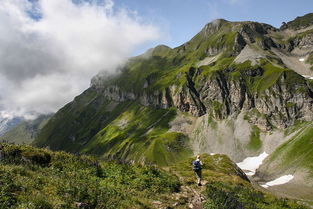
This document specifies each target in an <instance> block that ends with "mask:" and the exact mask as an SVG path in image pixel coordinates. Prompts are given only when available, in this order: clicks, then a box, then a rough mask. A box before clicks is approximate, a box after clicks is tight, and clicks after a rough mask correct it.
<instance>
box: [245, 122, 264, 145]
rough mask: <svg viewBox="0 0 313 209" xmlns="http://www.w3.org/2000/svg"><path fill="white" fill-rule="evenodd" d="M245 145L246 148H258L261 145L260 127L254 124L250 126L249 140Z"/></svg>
mask: <svg viewBox="0 0 313 209" xmlns="http://www.w3.org/2000/svg"><path fill="white" fill-rule="evenodd" d="M247 147H248V149H252V150H258V149H260V148H261V147H262V141H261V139H260V128H259V127H258V126H256V125H254V126H252V130H251V134H250V142H249V144H248V145H247Z"/></svg>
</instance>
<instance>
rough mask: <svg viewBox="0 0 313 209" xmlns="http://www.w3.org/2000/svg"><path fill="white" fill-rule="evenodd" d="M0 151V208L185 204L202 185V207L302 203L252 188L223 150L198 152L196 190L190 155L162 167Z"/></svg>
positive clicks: (25, 148)
mask: <svg viewBox="0 0 313 209" xmlns="http://www.w3.org/2000/svg"><path fill="white" fill-rule="evenodd" d="M1 153H2V154H5V157H4V158H2V160H1V161H0V173H1V175H0V185H1V187H0V208H30V209H35V208H36V209H37V208H45V209H49V208H77V207H78V206H77V205H81V207H84V208H160V207H164V208H167V207H171V208H186V207H187V206H188V205H189V203H190V201H191V200H192V199H193V198H195V197H194V196H193V195H194V193H193V192H194V191H198V192H201V191H203V189H205V188H206V190H205V191H203V195H204V197H205V199H206V200H205V201H206V203H205V204H204V206H205V208H219V209H220V208H228V209H233V208H234V209H235V208H242V206H244V208H251V209H252V208H268V209H269V208H277V209H284V208H286V209H287V208H298V209H300V208H304V207H301V206H297V205H296V204H295V203H294V202H292V201H289V200H280V199H277V198H275V197H273V196H271V195H269V194H265V193H261V192H259V191H256V190H254V189H253V188H252V186H251V185H250V184H249V182H248V181H246V180H245V179H244V178H241V176H242V171H240V170H239V169H238V168H237V167H236V165H235V164H234V163H233V162H232V161H230V160H229V158H227V157H226V156H224V155H216V156H208V155H207V156H203V159H202V161H203V162H204V164H205V165H204V167H203V178H204V180H205V181H206V182H207V185H206V187H205V188H203V189H201V188H199V187H197V186H195V184H194V177H193V171H192V170H191V168H190V163H191V160H192V159H188V160H186V161H184V162H181V163H180V164H177V165H175V166H172V167H170V168H169V169H168V170H169V171H165V170H163V169H160V168H157V167H150V166H140V165H132V166H130V165H125V164H118V163H114V162H105V161H99V160H97V159H95V158H93V157H89V156H79V157H78V156H74V155H71V154H67V153H65V152H51V151H48V150H44V149H37V148H32V147H29V146H14V145H8V144H1ZM175 174H177V175H178V176H179V178H178V177H177V176H176V175H175ZM184 188H189V189H190V190H189V191H191V193H187V194H185V193H184ZM192 191H193V192H192ZM184 195H186V198H183V197H184ZM177 198H178V199H177ZM221 206H222V207H221Z"/></svg>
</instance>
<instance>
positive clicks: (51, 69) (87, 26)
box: [0, 0, 160, 117]
mask: <svg viewBox="0 0 313 209" xmlns="http://www.w3.org/2000/svg"><path fill="white" fill-rule="evenodd" d="M159 34H160V33H159V30H158V28H157V27H156V26H154V25H151V24H147V23H144V21H142V20H141V18H140V17H138V16H137V15H136V12H135V11H127V10H125V9H124V10H123V9H115V8H114V2H113V1H111V0H108V1H105V2H102V3H99V1H88V2H84V1H80V2H79V3H78V2H77V1H76V2H75V3H74V2H72V1H71V0H53V1H52V0H39V1H28V0H2V1H1V2H0V110H2V111H5V112H6V114H14V115H17V116H25V117H27V116H28V117H29V116H32V115H34V114H35V115H36V114H45V113H51V112H55V111H57V110H58V109H59V108H61V107H62V106H63V105H65V104H66V103H68V102H70V101H71V100H72V99H73V98H74V97H75V96H77V95H78V94H80V93H81V92H82V91H83V90H85V89H86V88H88V86H89V85H90V80H91V78H92V77H93V76H95V75H96V74H97V73H99V72H100V71H105V72H107V73H114V72H115V70H116V69H117V67H118V66H121V65H122V64H123V63H124V62H125V61H126V60H127V58H128V57H129V56H130V55H131V53H132V52H133V51H134V50H135V49H136V47H139V46H141V45H142V44H145V43H147V42H150V41H155V40H157V39H158V38H159V36H160V35H159Z"/></svg>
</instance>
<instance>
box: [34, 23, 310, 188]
mask: <svg viewBox="0 0 313 209" xmlns="http://www.w3.org/2000/svg"><path fill="white" fill-rule="evenodd" d="M305 18H306V17H305ZM300 25H301V24H300ZM310 27H311V26H309V27H306V30H305V29H303V28H301V30H293V29H290V28H289V29H288V30H285V29H284V30H281V29H277V28H274V27H272V26H270V25H267V24H261V23H256V22H228V21H225V20H219V21H217V23H214V22H213V23H210V24H207V25H206V26H205V27H204V28H203V29H202V30H201V31H200V32H199V33H198V34H196V35H195V36H194V37H193V38H192V39H191V40H190V41H188V42H186V43H185V44H183V45H181V46H179V47H176V48H173V49H171V48H169V47H166V46H162V45H161V46H157V47H156V48H154V49H150V50H149V51H148V52H146V53H145V54H143V55H141V56H137V57H134V58H131V59H130V60H129V61H128V63H127V64H126V65H125V66H124V67H122V68H121V69H120V72H119V74H117V75H111V76H106V75H104V76H103V75H98V76H96V77H94V78H93V79H92V82H91V87H90V88H89V89H87V90H86V91H85V92H84V93H82V94H81V95H79V96H78V97H76V98H75V99H74V101H73V102H71V103H69V104H67V105H66V106H65V107H63V108H62V109H61V110H59V111H58V112H57V113H56V114H55V115H54V116H53V117H52V118H51V120H49V122H48V123H47V125H46V126H45V127H43V129H42V131H41V132H40V133H39V135H38V137H37V138H36V139H35V141H34V143H33V144H34V145H36V146H39V147H49V148H50V149H52V150H66V151H70V152H82V153H88V154H95V155H99V156H101V157H104V158H108V159H118V160H121V161H124V162H140V163H143V164H158V165H162V166H166V165H170V164H171V163H173V162H176V161H179V160H183V159H184V158H188V157H190V156H192V155H194V154H198V153H211V152H213V153H222V154H227V155H229V156H230V157H231V159H232V160H234V161H235V162H241V161H242V160H244V159H245V158H246V157H249V156H256V155H259V154H261V153H262V152H267V153H268V154H270V156H269V158H270V157H271V154H272V153H275V150H276V148H278V147H279V146H283V144H284V143H286V142H287V141H289V140H291V139H292V137H293V135H294V134H297V132H298V131H299V130H300V129H299V127H298V125H297V124H303V123H306V122H310V121H312V119H313V82H312V79H311V76H313V71H311V70H310V68H312V64H310V63H311V57H312V56H313V55H312V52H313V31H311V29H310ZM286 130H292V131H290V132H288V131H286ZM296 140H301V137H300V138H297V139H296ZM299 166H300V167H301V166H303V165H300V164H299ZM293 172H294V171H293ZM275 175H276V174H275ZM275 175H274V174H273V175H272V174H270V175H268V176H266V175H265V173H264V177H265V176H266V178H265V180H271V179H272V178H274V177H276V176H275ZM259 176H260V178H261V177H262V174H259ZM305 176H306V177H307V178H309V179H310V180H309V181H308V182H307V184H309V185H313V178H312V176H311V175H310V174H309V172H307V173H305ZM298 185H301V182H300V183H299V184H298Z"/></svg>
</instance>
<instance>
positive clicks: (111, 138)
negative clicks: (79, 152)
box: [83, 102, 192, 165]
mask: <svg viewBox="0 0 313 209" xmlns="http://www.w3.org/2000/svg"><path fill="white" fill-rule="evenodd" d="M175 115H176V111H175V109H154V108H151V107H144V106H141V105H139V104H137V103H136V102H134V103H132V104H131V105H130V106H129V107H128V108H127V110H125V111H124V112H121V113H120V115H119V116H118V117H117V118H115V120H113V121H112V122H111V123H110V124H108V125H107V126H105V127H104V128H103V129H102V130H100V131H99V132H98V134H96V135H95V136H94V137H93V138H92V139H91V141H90V142H89V143H88V144H86V146H85V148H84V149H83V152H87V153H92V154H96V155H103V156H106V157H110V158H111V157H114V158H117V159H123V160H136V161H146V162H147V163H156V164H159V165H166V164H170V163H173V162H176V161H178V160H179V159H181V158H185V157H188V156H189V155H190V154H191V153H192V152H191V150H190V149H189V148H188V147H189V145H188V138H187V137H186V136H184V135H183V134H181V133H175V132H168V129H169V125H168V124H169V122H170V121H171V120H172V119H173V118H174V117H175Z"/></svg>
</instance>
